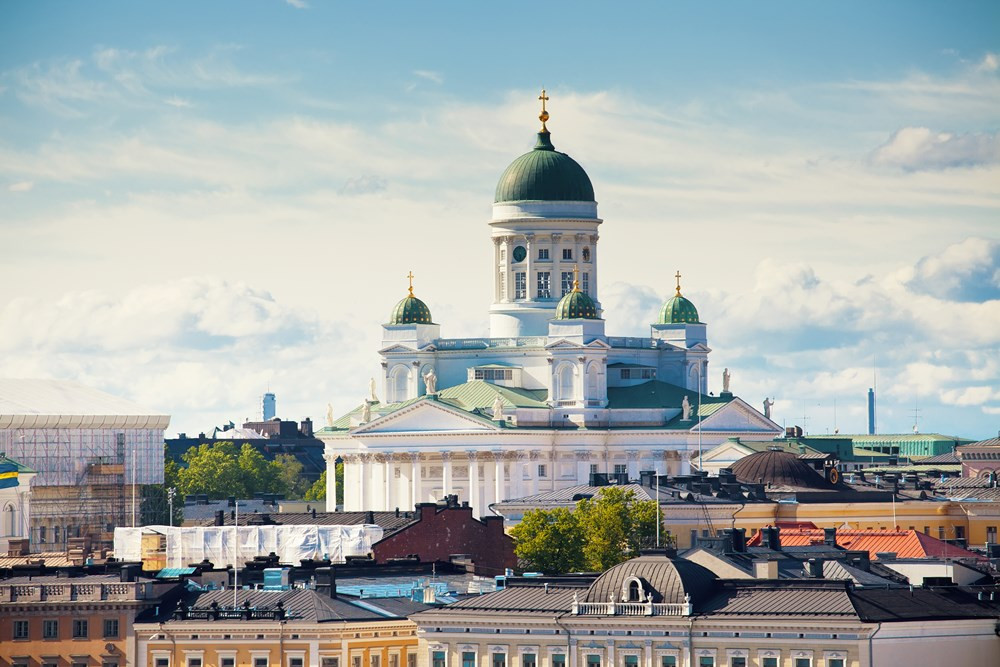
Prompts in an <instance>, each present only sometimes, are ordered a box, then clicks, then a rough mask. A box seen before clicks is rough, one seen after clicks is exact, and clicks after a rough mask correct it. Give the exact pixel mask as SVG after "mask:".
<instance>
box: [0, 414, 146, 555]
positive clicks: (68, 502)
mask: <svg viewBox="0 0 1000 667" xmlns="http://www.w3.org/2000/svg"><path fill="white" fill-rule="evenodd" d="M95 421H97V420H95ZM0 450H2V451H6V452H7V455H8V456H9V457H10V458H12V459H14V460H16V461H19V462H20V463H23V464H24V465H27V466H28V467H30V468H32V469H34V470H36V471H38V475H37V476H36V477H35V479H34V482H33V483H32V489H31V491H32V492H31V508H30V511H31V516H30V520H29V521H30V526H29V528H30V533H29V534H30V540H31V545H32V550H33V551H38V550H46V551H58V550H65V549H66V547H67V544H68V541H69V540H70V539H73V538H85V539H86V540H88V541H89V544H90V545H91V547H92V548H93V549H97V550H100V549H111V548H112V546H113V543H114V530H115V528H117V527H121V526H133V525H136V526H141V525H142V524H143V522H144V521H148V520H150V519H154V518H158V517H159V516H160V515H161V514H163V513H164V512H165V509H164V508H161V507H158V506H157V503H156V502H155V501H156V500H157V499H159V498H161V497H162V495H163V494H162V493H160V494H156V493H150V492H149V490H148V489H149V487H151V486H153V485H162V484H163V429H159V428H115V427H114V426H111V427H107V426H106V425H105V424H102V423H100V422H99V421H98V422H97V423H96V424H95V427H93V428H86V427H77V428H58V427H56V428H15V429H4V430H0Z"/></svg>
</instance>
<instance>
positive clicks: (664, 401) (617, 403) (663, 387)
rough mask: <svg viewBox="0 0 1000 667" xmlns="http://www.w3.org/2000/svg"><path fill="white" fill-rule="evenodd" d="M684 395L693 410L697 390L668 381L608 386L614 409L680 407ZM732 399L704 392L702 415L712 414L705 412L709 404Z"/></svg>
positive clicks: (713, 409) (609, 403) (696, 398)
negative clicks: (708, 394) (707, 394)
mask: <svg viewBox="0 0 1000 667" xmlns="http://www.w3.org/2000/svg"><path fill="white" fill-rule="evenodd" d="M684 396H687V397H688V400H689V401H690V402H691V408H692V410H694V409H696V408H697V405H698V392H697V391H694V390H693V389H685V388H684V387H678V386H677V385H675V384H670V383H668V382H661V381H659V380H650V381H649V382H643V383H642V384H636V385H632V386H631V387H608V407H609V408H611V409H612V410H615V409H618V410H620V409H624V408H679V407H680V406H681V401H683V400H684ZM730 400H732V399H731V398H721V397H718V396H706V395H704V394H702V397H701V407H702V410H703V412H702V416H707V415H708V414H710V412H704V410H706V409H709V408H708V407H707V406H709V405H716V406H719V407H721V406H723V405H725V404H726V403H728V402H729V401H730ZM717 409H718V407H716V408H712V409H711V411H712V412H714V411H715V410H717Z"/></svg>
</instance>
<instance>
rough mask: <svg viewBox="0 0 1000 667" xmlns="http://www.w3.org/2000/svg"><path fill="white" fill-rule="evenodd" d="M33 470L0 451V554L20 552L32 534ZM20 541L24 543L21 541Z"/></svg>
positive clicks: (34, 473) (34, 474)
mask: <svg viewBox="0 0 1000 667" xmlns="http://www.w3.org/2000/svg"><path fill="white" fill-rule="evenodd" d="M37 474H38V473H36V472H35V471H34V470H32V469H31V468H29V467H28V466H26V465H24V464H23V463H19V462H17V461H14V460H13V459H9V458H7V456H6V454H4V453H3V452H0V553H7V552H8V551H10V550H11V546H12V542H11V541H12V540H13V541H14V543H15V544H16V545H17V548H16V549H14V551H22V550H24V547H26V546H27V543H28V542H29V541H30V534H31V482H32V480H33V479H34V478H35V476H36V475H37ZM22 542H23V544H22Z"/></svg>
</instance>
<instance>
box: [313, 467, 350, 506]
mask: <svg viewBox="0 0 1000 667" xmlns="http://www.w3.org/2000/svg"><path fill="white" fill-rule="evenodd" d="M336 470H337V504H338V505H339V504H341V503H343V502H344V464H343V462H341V463H338V464H337V468H336ZM305 500H321V501H325V500H326V471H325V470H324V471H323V472H321V473H320V475H319V479H317V480H316V482H315V483H314V484H313V485H312V486H310V487H309V490H307V491H306V493H305Z"/></svg>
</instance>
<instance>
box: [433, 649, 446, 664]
mask: <svg viewBox="0 0 1000 667" xmlns="http://www.w3.org/2000/svg"><path fill="white" fill-rule="evenodd" d="M431 667H444V651H434V653H432V654H431Z"/></svg>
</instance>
